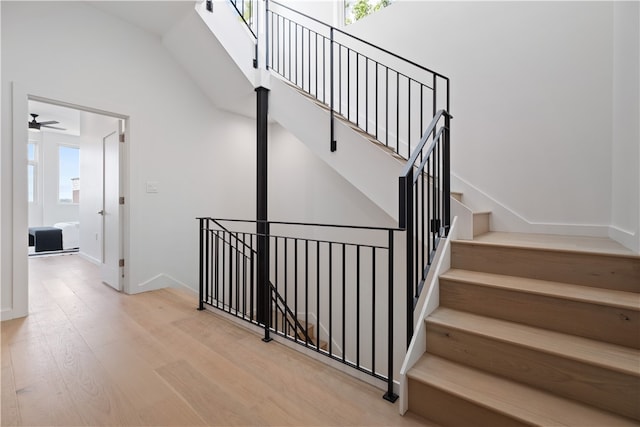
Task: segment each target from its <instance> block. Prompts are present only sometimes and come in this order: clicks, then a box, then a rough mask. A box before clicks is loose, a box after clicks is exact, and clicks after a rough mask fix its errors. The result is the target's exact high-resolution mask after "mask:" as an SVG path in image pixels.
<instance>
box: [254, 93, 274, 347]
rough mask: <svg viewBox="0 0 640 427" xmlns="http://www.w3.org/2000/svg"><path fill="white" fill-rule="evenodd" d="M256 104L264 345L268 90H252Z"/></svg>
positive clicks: (258, 292) (267, 302) (260, 318)
mask: <svg viewBox="0 0 640 427" xmlns="http://www.w3.org/2000/svg"><path fill="white" fill-rule="evenodd" d="M256 101H257V111H256V113H257V116H256V117H257V119H256V121H257V124H256V125H257V129H256V130H257V132H256V143H257V144H256V145H257V168H256V169H257V171H256V178H257V179H256V195H257V201H256V220H257V221H258V225H257V230H256V231H257V233H258V266H257V267H258V268H257V270H258V271H257V274H258V277H257V279H258V280H257V290H256V300H257V304H256V305H257V307H256V308H257V318H258V319H257V320H258V322H259V323H262V324H263V325H264V338H263V340H264V341H270V340H271V338H270V337H269V327H270V316H269V306H270V300H271V297H270V294H271V289H270V286H269V223H268V222H267V221H268V218H267V200H268V198H267V189H268V185H267V176H268V174H267V130H268V124H267V116H268V114H269V89H267V88H264V87H258V88H256Z"/></svg>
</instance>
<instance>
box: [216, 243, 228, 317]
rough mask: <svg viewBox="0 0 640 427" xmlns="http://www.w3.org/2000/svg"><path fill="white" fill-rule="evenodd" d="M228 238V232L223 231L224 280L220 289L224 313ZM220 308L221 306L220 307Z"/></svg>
mask: <svg viewBox="0 0 640 427" xmlns="http://www.w3.org/2000/svg"><path fill="white" fill-rule="evenodd" d="M226 256H227V237H226V232H225V231H223V232H222V265H221V268H222V280H221V281H220V289H222V295H221V296H222V310H223V311H224V301H225V298H224V288H225V283H226V277H227V275H226V266H227V258H226ZM219 303H220V301H218V304H219ZM218 307H219V306H218Z"/></svg>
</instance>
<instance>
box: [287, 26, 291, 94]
mask: <svg viewBox="0 0 640 427" xmlns="http://www.w3.org/2000/svg"><path fill="white" fill-rule="evenodd" d="M287 21H289V81H291V20H290V19H288V20H287Z"/></svg>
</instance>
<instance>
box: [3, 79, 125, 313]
mask: <svg viewBox="0 0 640 427" xmlns="http://www.w3.org/2000/svg"><path fill="white" fill-rule="evenodd" d="M13 93H14V97H13V113H14V114H13V116H14V119H13V132H12V133H13V147H14V160H13V164H14V168H13V176H14V183H13V189H14V192H13V205H14V208H13V212H14V216H13V218H14V219H13V224H14V227H13V257H12V258H13V263H12V264H13V278H14V280H13V283H14V285H13V291H12V294H13V297H12V299H13V304H12V306H13V308H12V312H13V314H9V315H8V316H7V317H20V316H24V315H27V314H28V294H29V290H28V283H29V280H28V279H29V277H28V276H29V271H28V261H27V258H28V257H27V253H28V251H29V249H28V246H27V239H26V237H25V236H24V234H28V228H29V227H30V226H31V225H32V224H30V222H31V221H32V218H30V217H29V216H30V215H29V213H30V208H31V207H33V206H30V204H32V203H34V201H36V200H38V199H37V197H38V192H42V191H43V190H44V187H43V185H44V184H43V183H42V181H43V180H44V179H45V172H44V171H43V170H38V165H37V164H34V162H35V161H36V160H42V161H44V159H43V158H42V157H39V158H38V157H36V156H35V155H32V149H33V147H31V146H28V144H27V143H25V142H26V141H28V140H29V139H30V138H29V135H30V131H28V130H27V129H28V126H27V123H24V121H23V120H24V119H23V118H29V120H28V121H31V120H32V119H33V117H32V116H30V115H29V113H31V112H32V111H31V108H30V103H33V102H37V103H40V104H46V105H47V106H49V107H51V108H54V107H58V108H66V109H70V110H75V114H76V115H79V116H81V117H83V119H82V121H83V122H84V124H83V126H82V127H81V129H80V137H81V139H82V138H83V137H84V136H86V135H85V133H87V132H89V133H91V134H92V135H94V136H95V135H97V134H99V135H100V136H99V137H97V140H98V141H99V144H95V145H92V146H91V148H93V149H94V150H96V151H98V152H99V154H100V159H99V160H97V161H95V162H94V163H93V166H89V168H88V169H89V170H92V171H94V172H99V173H100V179H99V184H96V181H95V180H94V181H93V183H94V184H93V185H95V186H96V187H99V189H100V191H94V190H92V189H91V180H85V182H83V181H82V177H86V176H87V174H86V172H85V173H83V171H80V173H79V176H78V177H76V178H80V179H79V182H76V187H75V188H73V187H72V189H71V194H72V195H71V197H70V200H71V203H69V197H65V196H60V184H59V183H58V184H57V185H56V190H55V195H56V197H58V198H60V197H62V199H64V200H63V202H62V203H68V204H69V206H65V207H67V208H72V209H73V208H74V207H75V208H76V209H77V210H78V217H67V219H71V220H73V219H78V221H75V222H78V223H79V226H80V228H81V229H82V232H80V236H83V237H80V239H81V240H82V241H80V242H79V243H78V244H77V245H76V246H77V247H78V254H79V255H77V256H79V257H80V256H81V257H83V258H85V259H87V260H89V261H91V262H93V263H94V264H96V265H98V266H100V269H101V270H103V271H104V272H106V271H107V270H109V271H111V272H113V271H116V272H117V275H115V276H114V275H113V274H111V275H109V276H108V275H107V274H106V273H105V274H101V276H102V277H104V279H103V280H104V281H105V282H106V283H108V284H109V285H110V286H112V287H113V288H115V289H117V290H119V291H125V292H128V280H127V277H126V275H125V274H124V267H123V260H124V259H125V258H126V257H127V250H128V226H127V223H128V215H129V212H128V207H127V206H126V205H122V204H121V203H122V202H123V201H124V200H125V196H126V194H125V193H127V191H128V186H127V182H126V177H127V176H128V174H127V171H126V166H127V162H126V159H127V155H128V147H127V144H123V143H122V142H121V141H124V140H127V141H128V137H125V135H126V134H127V132H128V117H127V116H126V115H122V114H118V113H112V112H109V111H106V110H101V109H97V108H93V107H86V106H81V105H79V104H71V103H68V102H64V101H60V100H57V99H54V98H45V97H42V96H40V95H32V94H31V93H29V92H26V91H23V90H21V88H20V87H16V86H15V84H14V85H13ZM36 105H37V104H36ZM36 114H38V113H36ZM87 118H92V119H87ZM20 119H22V120H20ZM98 119H101V120H102V122H103V123H107V122H109V121H111V124H113V123H115V126H113V125H109V126H110V130H107V129H105V127H104V126H102V127H100V126H97V125H96V123H97V122H98V121H100V120H98ZM37 121H38V122H51V121H58V122H59V123H55V124H54V126H55V127H61V128H64V129H70V127H69V128H65V127H64V124H63V121H62V120H59V119H56V118H50V119H47V118H46V117H37ZM56 131H57V135H56V136H57V137H58V138H64V139H67V138H68V136H67V137H64V131H61V130H60V129H54V130H53V131H49V130H47V132H49V133H52V134H55V133H56ZM110 134H114V136H115V140H117V141H118V144H116V146H115V147H116V149H115V151H114V150H113V147H112V149H111V152H115V153H116V156H115V157H111V160H110V163H109V164H110V165H111V169H110V170H111V171H112V172H113V171H114V170H115V171H116V172H115V176H114V178H113V179H112V178H108V179H106V180H105V179H103V172H104V159H103V155H104V150H105V148H104V138H105V137H107V136H108V135H110ZM61 135H62V136H61ZM54 139H55V138H54ZM40 143H42V142H40ZM81 143H82V144H83V143H84V141H81ZM81 143H77V144H66V145H65V144H60V145H61V146H63V145H65V146H74V145H76V146H80V145H81ZM85 148H87V147H85V146H80V149H79V151H80V156H79V157H80V159H81V163H83V164H85V165H87V164H89V165H91V164H92V163H91V162H88V161H86V160H87V158H90V157H91V155H92V153H91V151H92V150H91V148H90V149H88V150H87V149H85ZM33 152H35V150H33ZM94 154H95V153H94ZM25 158H29V159H31V161H30V162H28V165H27V169H26V173H25V163H24V160H23V159H25ZM114 160H115V162H114ZM56 161H57V162H60V159H57V160H56ZM52 164H53V163H50V166H49V167H50V168H53V169H55V167H53V166H51V165H52ZM58 167H59V165H58ZM84 169H87V168H86V167H85V168H84ZM38 172H39V174H40V176H38ZM77 181H78V180H77ZM105 182H109V183H112V182H117V189H118V190H117V193H118V195H117V197H116V201H115V205H116V206H118V207H117V208H116V209H115V212H113V211H114V210H113V207H112V206H108V205H106V204H105V203H107V202H109V201H110V199H109V198H105V197H104V195H103V186H104V183H105ZM38 183H41V184H40V186H39V187H38ZM41 196H44V194H41ZM58 202H59V203H58V206H57V207H60V206H59V205H60V204H61V203H60V199H58ZM74 205H75V206H74ZM112 205H113V203H112ZM90 209H91V210H92V213H91V215H89V214H88V212H89V210H90ZM80 211H83V212H80ZM100 211H105V212H109V219H110V220H111V225H104V224H103V222H104V220H103V218H104V217H106V215H101V214H100V213H99V212H100ZM67 214H69V213H68V212H67ZM35 216H36V217H38V215H35ZM39 218H40V221H42V222H41V223H42V224H44V215H40V216H39ZM47 222H51V221H50V220H49V221H47ZM62 222H65V221H62ZM66 222H74V221H66ZM114 224H115V226H114ZM49 225H50V224H47V225H46V226H49ZM114 227H115V228H114ZM114 229H116V230H117V231H116V232H113V231H112V230H114ZM105 248H111V249H107V250H111V251H112V252H110V254H111V255H110V256H106V254H105V251H104V250H105ZM114 260H115V261H114ZM114 262H115V264H116V265H115V266H114V265H111V264H113V263H114ZM106 267H109V268H106ZM107 277H111V279H109V278H107ZM22 284H24V285H22ZM4 315H5V313H3V317H4Z"/></svg>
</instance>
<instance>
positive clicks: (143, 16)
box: [86, 0, 196, 37]
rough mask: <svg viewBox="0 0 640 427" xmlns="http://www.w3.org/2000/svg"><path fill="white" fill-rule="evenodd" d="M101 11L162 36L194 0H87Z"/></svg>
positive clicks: (191, 6)
mask: <svg viewBox="0 0 640 427" xmlns="http://www.w3.org/2000/svg"><path fill="white" fill-rule="evenodd" d="M86 3H87V4H90V5H92V6H94V7H96V8H98V9H100V10H102V11H103V12H107V13H109V14H111V15H114V16H116V17H118V18H120V19H122V20H124V21H127V22H129V23H130V24H133V25H135V26H137V27H139V28H142V29H143V30H145V31H148V32H149V33H151V34H154V35H156V36H158V37H162V36H163V35H164V34H165V33H166V32H167V31H169V30H170V29H171V28H172V27H173V26H174V25H175V23H176V22H178V21H179V20H180V19H181V18H182V17H183V16H184V15H185V14H186V13H187V12H188V11H189V10H192V9H193V8H194V7H195V3H196V2H195V1H194V0H172V1H153V0H147V1H119V0H112V1H87V2H86Z"/></svg>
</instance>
